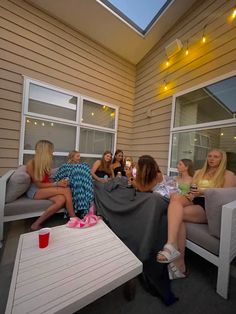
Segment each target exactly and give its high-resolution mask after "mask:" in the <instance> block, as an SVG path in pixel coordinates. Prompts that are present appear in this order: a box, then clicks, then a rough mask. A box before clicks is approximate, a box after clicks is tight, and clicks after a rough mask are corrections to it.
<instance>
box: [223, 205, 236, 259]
mask: <svg viewBox="0 0 236 314" xmlns="http://www.w3.org/2000/svg"><path fill="white" fill-rule="evenodd" d="M226 254H228V255H229V256H228V258H229V259H230V261H232V260H233V258H234V257H235V256H236V200H235V201H232V202H230V203H228V204H225V205H223V206H222V214H221V231H220V256H225V255H226Z"/></svg>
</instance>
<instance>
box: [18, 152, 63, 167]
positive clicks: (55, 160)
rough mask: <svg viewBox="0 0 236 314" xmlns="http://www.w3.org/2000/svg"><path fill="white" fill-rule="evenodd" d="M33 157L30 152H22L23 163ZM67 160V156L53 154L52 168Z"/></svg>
mask: <svg viewBox="0 0 236 314" xmlns="http://www.w3.org/2000/svg"><path fill="white" fill-rule="evenodd" d="M32 158H34V155H31V154H24V156H23V165H26V164H27V162H28V161H29V160H30V159H32ZM66 162H67V156H53V166H52V167H53V168H58V167H60V166H61V165H62V164H64V163H66Z"/></svg>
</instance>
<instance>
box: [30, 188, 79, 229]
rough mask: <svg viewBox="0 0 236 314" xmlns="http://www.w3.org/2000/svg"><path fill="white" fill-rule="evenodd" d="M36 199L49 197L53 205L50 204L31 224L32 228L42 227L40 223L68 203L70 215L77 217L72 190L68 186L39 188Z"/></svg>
mask: <svg viewBox="0 0 236 314" xmlns="http://www.w3.org/2000/svg"><path fill="white" fill-rule="evenodd" d="M34 199H49V200H51V201H52V202H53V204H52V205H51V206H49V207H48V208H47V209H46V210H45V212H44V213H43V214H42V215H41V216H40V217H39V218H38V219H37V220H36V221H35V222H34V223H33V224H32V225H31V229H32V230H37V229H39V228H40V225H41V224H42V223H43V222H44V221H45V220H46V219H47V218H49V217H50V216H52V215H53V214H54V213H56V212H57V211H58V210H60V209H61V208H63V206H64V205H66V208H67V211H68V214H69V216H70V217H76V215H75V212H74V208H73V204H72V196H71V191H70V189H68V188H60V187H59V188H58V187H55V188H54V187H52V188H45V189H39V190H38V191H37V192H36V194H35V197H34Z"/></svg>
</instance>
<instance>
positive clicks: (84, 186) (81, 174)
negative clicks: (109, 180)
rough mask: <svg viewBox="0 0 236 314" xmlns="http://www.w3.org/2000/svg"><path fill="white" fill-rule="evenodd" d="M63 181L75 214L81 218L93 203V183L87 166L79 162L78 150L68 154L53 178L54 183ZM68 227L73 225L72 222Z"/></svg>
mask: <svg viewBox="0 0 236 314" xmlns="http://www.w3.org/2000/svg"><path fill="white" fill-rule="evenodd" d="M63 179H66V180H67V182H68V184H69V186H70V189H71V193H72V201H73V207H74V211H75V213H76V214H77V215H78V216H79V217H80V218H83V217H84V216H85V215H86V214H87V213H88V211H89V208H90V206H91V204H92V201H93V181H92V176H91V172H90V167H89V165H88V164H87V163H85V162H80V152H79V151H78V150H73V151H71V152H70V153H69V155H68V161H67V163H65V164H63V165H61V166H60V167H59V169H58V170H57V172H56V174H55V176H54V180H56V181H59V180H63ZM69 225H74V221H73V220H72V222H71V223H70V224H69Z"/></svg>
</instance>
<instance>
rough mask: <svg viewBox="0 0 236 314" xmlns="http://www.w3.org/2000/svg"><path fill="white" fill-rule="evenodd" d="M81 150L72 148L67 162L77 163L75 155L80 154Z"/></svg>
mask: <svg viewBox="0 0 236 314" xmlns="http://www.w3.org/2000/svg"><path fill="white" fill-rule="evenodd" d="M78 153H79V151H78V150H72V151H71V152H70V153H69V155H68V160H67V163H68V164H75V163H76V162H75V161H74V157H75V155H76V154H78Z"/></svg>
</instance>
